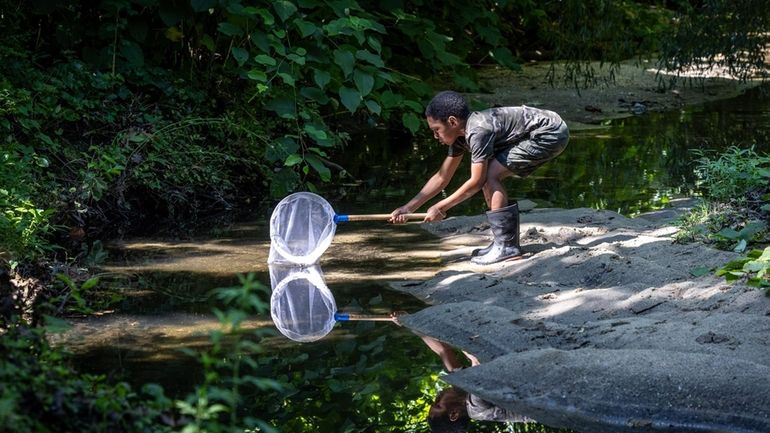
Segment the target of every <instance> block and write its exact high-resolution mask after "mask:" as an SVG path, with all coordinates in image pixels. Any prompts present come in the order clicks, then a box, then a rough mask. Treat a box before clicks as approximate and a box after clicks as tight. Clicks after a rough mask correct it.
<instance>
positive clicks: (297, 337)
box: [270, 266, 337, 342]
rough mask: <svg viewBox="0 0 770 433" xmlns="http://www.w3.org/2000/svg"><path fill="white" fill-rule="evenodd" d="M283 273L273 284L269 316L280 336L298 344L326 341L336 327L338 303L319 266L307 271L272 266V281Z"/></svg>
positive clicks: (309, 268) (306, 269) (305, 269)
mask: <svg viewBox="0 0 770 433" xmlns="http://www.w3.org/2000/svg"><path fill="white" fill-rule="evenodd" d="M277 273H282V274H285V275H282V276H281V277H280V281H279V282H278V283H277V284H273V293H272V295H271V297H270V315H271V316H272V318H273V322H275V326H276V327H277V328H278V330H279V331H281V334H283V335H285V336H286V337H288V338H290V339H292V340H294V341H299V342H310V341H315V340H318V339H320V338H323V337H324V336H325V335H326V334H328V333H329V332H331V330H332V328H333V327H334V323H335V320H334V313H335V312H337V304H336V303H335V302H334V296H333V295H332V292H331V291H330V290H329V288H328V287H326V284H325V283H324V280H323V277H322V276H321V270H320V268H319V267H318V266H310V267H307V268H285V269H284V268H276V267H273V266H271V267H270V276H271V280H272V279H273V278H274V277H276V278H277V277H278V275H276V274H277Z"/></svg>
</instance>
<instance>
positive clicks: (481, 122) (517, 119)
mask: <svg viewBox="0 0 770 433" xmlns="http://www.w3.org/2000/svg"><path fill="white" fill-rule="evenodd" d="M561 124H562V119H561V117H559V115H558V114H556V113H554V112H553V111H549V110H543V109H540V108H532V107H527V106H526V105H522V106H520V107H500V108H490V109H488V110H484V111H474V112H473V113H471V115H470V116H468V120H467V122H466V123H465V136H464V137H460V138H458V139H457V141H455V142H454V143H453V144H452V145H451V146H449V156H459V155H461V154H462V153H463V152H466V151H467V152H470V154H471V162H482V161H486V160H489V159H492V158H493V157H494V155H495V154H496V153H497V152H498V151H500V150H503V149H507V148H509V147H511V145H513V144H516V143H518V142H520V141H523V140H526V139H536V137H537V135H538V134H539V133H542V132H551V131H554V130H555V129H558V128H559V126H560V125H561Z"/></svg>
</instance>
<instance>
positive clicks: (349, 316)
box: [334, 311, 395, 322]
mask: <svg viewBox="0 0 770 433" xmlns="http://www.w3.org/2000/svg"><path fill="white" fill-rule="evenodd" d="M334 320H336V321H338V322H350V321H354V320H364V321H370V322H393V321H394V320H395V318H394V317H393V315H391V314H357V313H340V312H339V311H338V312H336V313H334Z"/></svg>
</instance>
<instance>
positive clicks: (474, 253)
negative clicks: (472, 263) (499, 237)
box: [471, 242, 495, 257]
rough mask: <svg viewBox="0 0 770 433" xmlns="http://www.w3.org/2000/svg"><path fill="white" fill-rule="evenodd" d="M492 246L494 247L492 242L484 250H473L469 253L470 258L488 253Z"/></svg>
mask: <svg viewBox="0 0 770 433" xmlns="http://www.w3.org/2000/svg"><path fill="white" fill-rule="evenodd" d="M494 245H495V243H494V242H492V243H490V244H489V245H487V246H486V247H484V248H476V249H475V250H473V251H472V252H471V257H476V256H483V255H484V254H486V253H488V252H489V250H491V249H492V246H494Z"/></svg>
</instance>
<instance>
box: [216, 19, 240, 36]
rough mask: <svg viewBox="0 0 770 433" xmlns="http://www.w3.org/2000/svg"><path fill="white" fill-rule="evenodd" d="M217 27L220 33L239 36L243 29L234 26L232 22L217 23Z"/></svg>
mask: <svg viewBox="0 0 770 433" xmlns="http://www.w3.org/2000/svg"><path fill="white" fill-rule="evenodd" d="M217 29H218V30H219V32H220V33H223V34H225V35H227V36H241V35H242V34H243V29H242V28H240V27H238V26H236V25H235V24H233V23H228V22H224V23H219V26H217Z"/></svg>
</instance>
